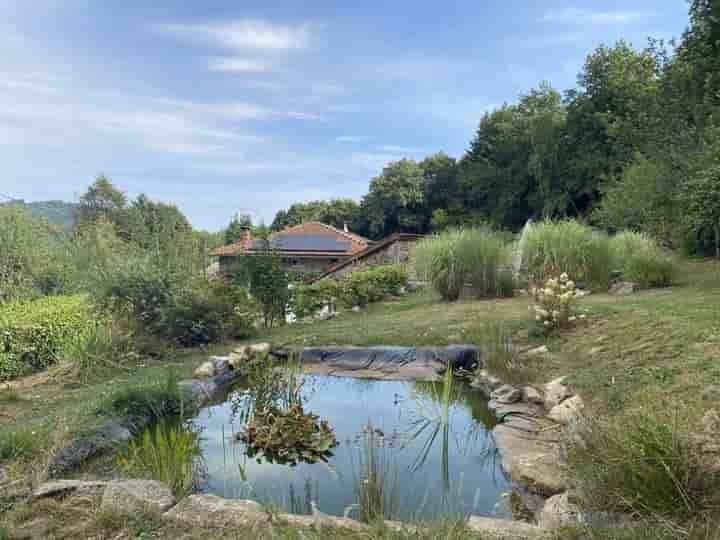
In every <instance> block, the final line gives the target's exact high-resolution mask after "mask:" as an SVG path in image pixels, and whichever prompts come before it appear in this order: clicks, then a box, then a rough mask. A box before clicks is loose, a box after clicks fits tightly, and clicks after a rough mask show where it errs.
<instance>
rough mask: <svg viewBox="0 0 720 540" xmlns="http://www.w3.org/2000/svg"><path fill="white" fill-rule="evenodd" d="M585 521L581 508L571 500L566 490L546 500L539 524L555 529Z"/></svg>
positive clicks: (539, 517)
mask: <svg viewBox="0 0 720 540" xmlns="http://www.w3.org/2000/svg"><path fill="white" fill-rule="evenodd" d="M582 521H583V517H582V512H581V511H580V508H579V507H578V506H577V505H576V504H573V503H572V502H571V501H570V496H569V493H568V492H567V491H566V492H564V493H560V494H559V495H553V496H552V497H550V498H549V499H548V500H546V501H545V506H543V509H542V510H541V511H540V514H539V515H538V525H540V526H541V527H545V528H548V529H555V528H558V527H562V526H564V525H569V524H572V523H579V522H582Z"/></svg>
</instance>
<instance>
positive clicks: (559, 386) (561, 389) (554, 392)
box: [545, 377, 573, 410]
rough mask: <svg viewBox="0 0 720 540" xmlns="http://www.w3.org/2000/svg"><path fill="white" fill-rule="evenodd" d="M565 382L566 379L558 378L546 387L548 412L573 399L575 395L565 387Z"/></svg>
mask: <svg viewBox="0 0 720 540" xmlns="http://www.w3.org/2000/svg"><path fill="white" fill-rule="evenodd" d="M564 381H565V377H558V378H557V379H554V380H552V381H550V382H549V383H547V384H546V385H545V407H546V408H547V409H548V410H551V409H552V408H553V407H555V406H556V405H560V403H562V402H563V401H565V400H566V399H567V398H569V397H572V395H573V393H572V391H571V390H570V389H569V388H568V387H567V386H565V384H564Z"/></svg>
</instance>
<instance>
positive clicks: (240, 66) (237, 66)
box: [208, 57, 272, 73]
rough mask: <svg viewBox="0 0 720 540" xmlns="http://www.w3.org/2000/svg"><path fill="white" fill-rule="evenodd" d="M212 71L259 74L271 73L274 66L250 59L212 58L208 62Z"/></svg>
mask: <svg viewBox="0 0 720 540" xmlns="http://www.w3.org/2000/svg"><path fill="white" fill-rule="evenodd" d="M208 67H209V68H210V71H226V72H240V73H248V72H259V71H270V70H271V69H272V64H270V62H266V61H263V60H251V59H248V58H232V57H225V58H211V59H210V60H208Z"/></svg>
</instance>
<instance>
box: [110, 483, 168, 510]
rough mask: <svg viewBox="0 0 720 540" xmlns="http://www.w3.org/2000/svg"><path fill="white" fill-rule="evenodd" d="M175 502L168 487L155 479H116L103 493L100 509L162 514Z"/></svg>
mask: <svg viewBox="0 0 720 540" xmlns="http://www.w3.org/2000/svg"><path fill="white" fill-rule="evenodd" d="M173 504H175V496H174V495H173V493H172V491H170V488H169V487H167V486H166V485H165V484H163V483H162V482H158V481H156V480H118V481H115V482H110V483H109V484H108V485H107V487H106V488H105V492H104V493H103V497H102V502H101V503H100V509H101V510H103V511H111V512H116V513H119V514H134V513H152V514H162V513H163V512H165V511H166V510H167V509H168V508H170V507H171V506H172V505H173Z"/></svg>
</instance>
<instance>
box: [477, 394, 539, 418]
mask: <svg viewBox="0 0 720 540" xmlns="http://www.w3.org/2000/svg"><path fill="white" fill-rule="evenodd" d="M487 406H488V409H490V412H492V413H494V414H495V418H497V419H498V420H500V421H503V419H504V418H505V417H506V416H508V415H523V416H533V413H534V411H533V410H532V409H531V408H530V406H529V405H528V404H527V403H500V402H499V401H495V400H494V399H491V400H490V401H488V404H487Z"/></svg>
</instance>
